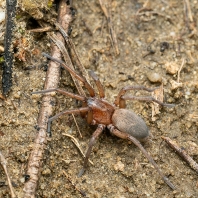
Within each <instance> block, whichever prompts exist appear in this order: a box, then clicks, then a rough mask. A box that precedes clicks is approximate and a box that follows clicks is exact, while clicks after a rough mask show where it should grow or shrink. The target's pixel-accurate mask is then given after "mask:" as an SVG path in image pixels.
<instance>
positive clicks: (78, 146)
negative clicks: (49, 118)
mask: <svg viewBox="0 0 198 198" xmlns="http://www.w3.org/2000/svg"><path fill="white" fill-rule="evenodd" d="M63 135H65V136H67V137H70V138H71V139H72V142H73V143H74V144H75V145H76V147H77V148H78V149H79V151H80V153H81V154H82V156H83V157H84V158H85V154H84V153H83V151H82V149H81V148H80V144H79V143H78V140H77V139H76V138H75V137H73V136H72V135H69V134H67V133H63ZM89 162H90V164H91V165H93V162H92V161H91V160H89Z"/></svg>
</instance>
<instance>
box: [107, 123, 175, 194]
mask: <svg viewBox="0 0 198 198" xmlns="http://www.w3.org/2000/svg"><path fill="white" fill-rule="evenodd" d="M107 128H108V129H109V130H110V132H111V133H112V134H113V135H115V136H117V137H119V138H122V139H127V140H130V141H131V142H133V143H134V144H135V145H136V146H137V147H138V148H139V149H140V150H141V151H142V153H143V154H144V155H145V157H146V158H147V159H148V161H149V162H150V163H151V164H152V165H153V166H154V168H155V169H156V171H157V172H158V173H159V175H160V176H161V178H162V180H164V182H165V183H166V184H167V185H168V186H169V187H170V188H171V189H172V190H175V189H176V188H175V186H174V185H173V184H172V183H171V182H170V181H169V180H168V178H167V177H165V176H164V174H163V173H162V171H161V170H160V168H159V166H158V165H157V164H156V163H155V161H154V160H153V158H152V157H151V156H150V155H149V154H148V152H147V151H146V150H145V149H144V147H143V146H142V145H141V143H140V142H139V141H138V140H137V139H136V138H134V137H133V136H131V135H129V134H128V133H124V132H121V131H119V130H118V129H116V128H115V127H114V126H113V125H108V126H107Z"/></svg>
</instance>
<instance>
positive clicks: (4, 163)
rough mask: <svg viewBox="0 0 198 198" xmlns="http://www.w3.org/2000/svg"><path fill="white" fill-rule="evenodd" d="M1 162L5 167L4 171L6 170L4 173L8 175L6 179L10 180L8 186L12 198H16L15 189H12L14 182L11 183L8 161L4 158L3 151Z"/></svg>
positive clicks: (0, 154)
mask: <svg viewBox="0 0 198 198" xmlns="http://www.w3.org/2000/svg"><path fill="white" fill-rule="evenodd" d="M0 162H1V165H2V167H3V170H4V172H5V174H6V177H7V180H8V186H9V188H10V192H11V197H12V198H16V197H17V196H16V195H15V193H14V189H13V187H12V182H11V180H10V177H9V175H8V170H7V166H6V164H7V161H6V159H5V157H4V156H3V154H2V153H1V151H0Z"/></svg>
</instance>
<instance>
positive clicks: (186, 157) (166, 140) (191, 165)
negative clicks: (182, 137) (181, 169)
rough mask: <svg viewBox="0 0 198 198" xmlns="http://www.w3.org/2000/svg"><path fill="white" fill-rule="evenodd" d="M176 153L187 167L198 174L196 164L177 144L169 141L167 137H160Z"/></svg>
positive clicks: (197, 165)
mask: <svg viewBox="0 0 198 198" xmlns="http://www.w3.org/2000/svg"><path fill="white" fill-rule="evenodd" d="M161 138H162V139H163V140H164V141H165V142H166V143H167V144H168V145H169V146H170V147H171V148H172V149H173V150H174V151H176V153H178V154H179V156H181V157H182V158H183V159H184V160H185V161H186V162H187V163H188V164H189V165H190V167H191V168H192V169H193V170H195V171H196V172H197V173H198V164H197V163H196V162H195V161H194V160H193V159H192V157H190V156H189V155H188V154H187V152H186V151H185V150H184V149H182V148H180V147H179V146H178V145H177V143H176V142H175V141H173V140H171V139H170V138H169V137H164V136H162V137H161Z"/></svg>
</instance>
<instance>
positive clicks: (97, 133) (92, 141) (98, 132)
mask: <svg viewBox="0 0 198 198" xmlns="http://www.w3.org/2000/svg"><path fill="white" fill-rule="evenodd" d="M104 128H105V125H103V124H99V125H98V127H97V129H96V131H95V132H94V133H93V135H92V137H91V139H90V141H89V146H88V149H87V152H86V155H85V161H84V164H83V168H82V169H81V170H80V172H79V174H78V177H81V176H82V175H83V173H84V172H85V170H86V168H87V164H88V159H89V156H90V154H91V150H92V148H93V146H94V144H95V143H96V140H97V139H98V137H99V136H100V135H101V133H102V132H103V130H104Z"/></svg>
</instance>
